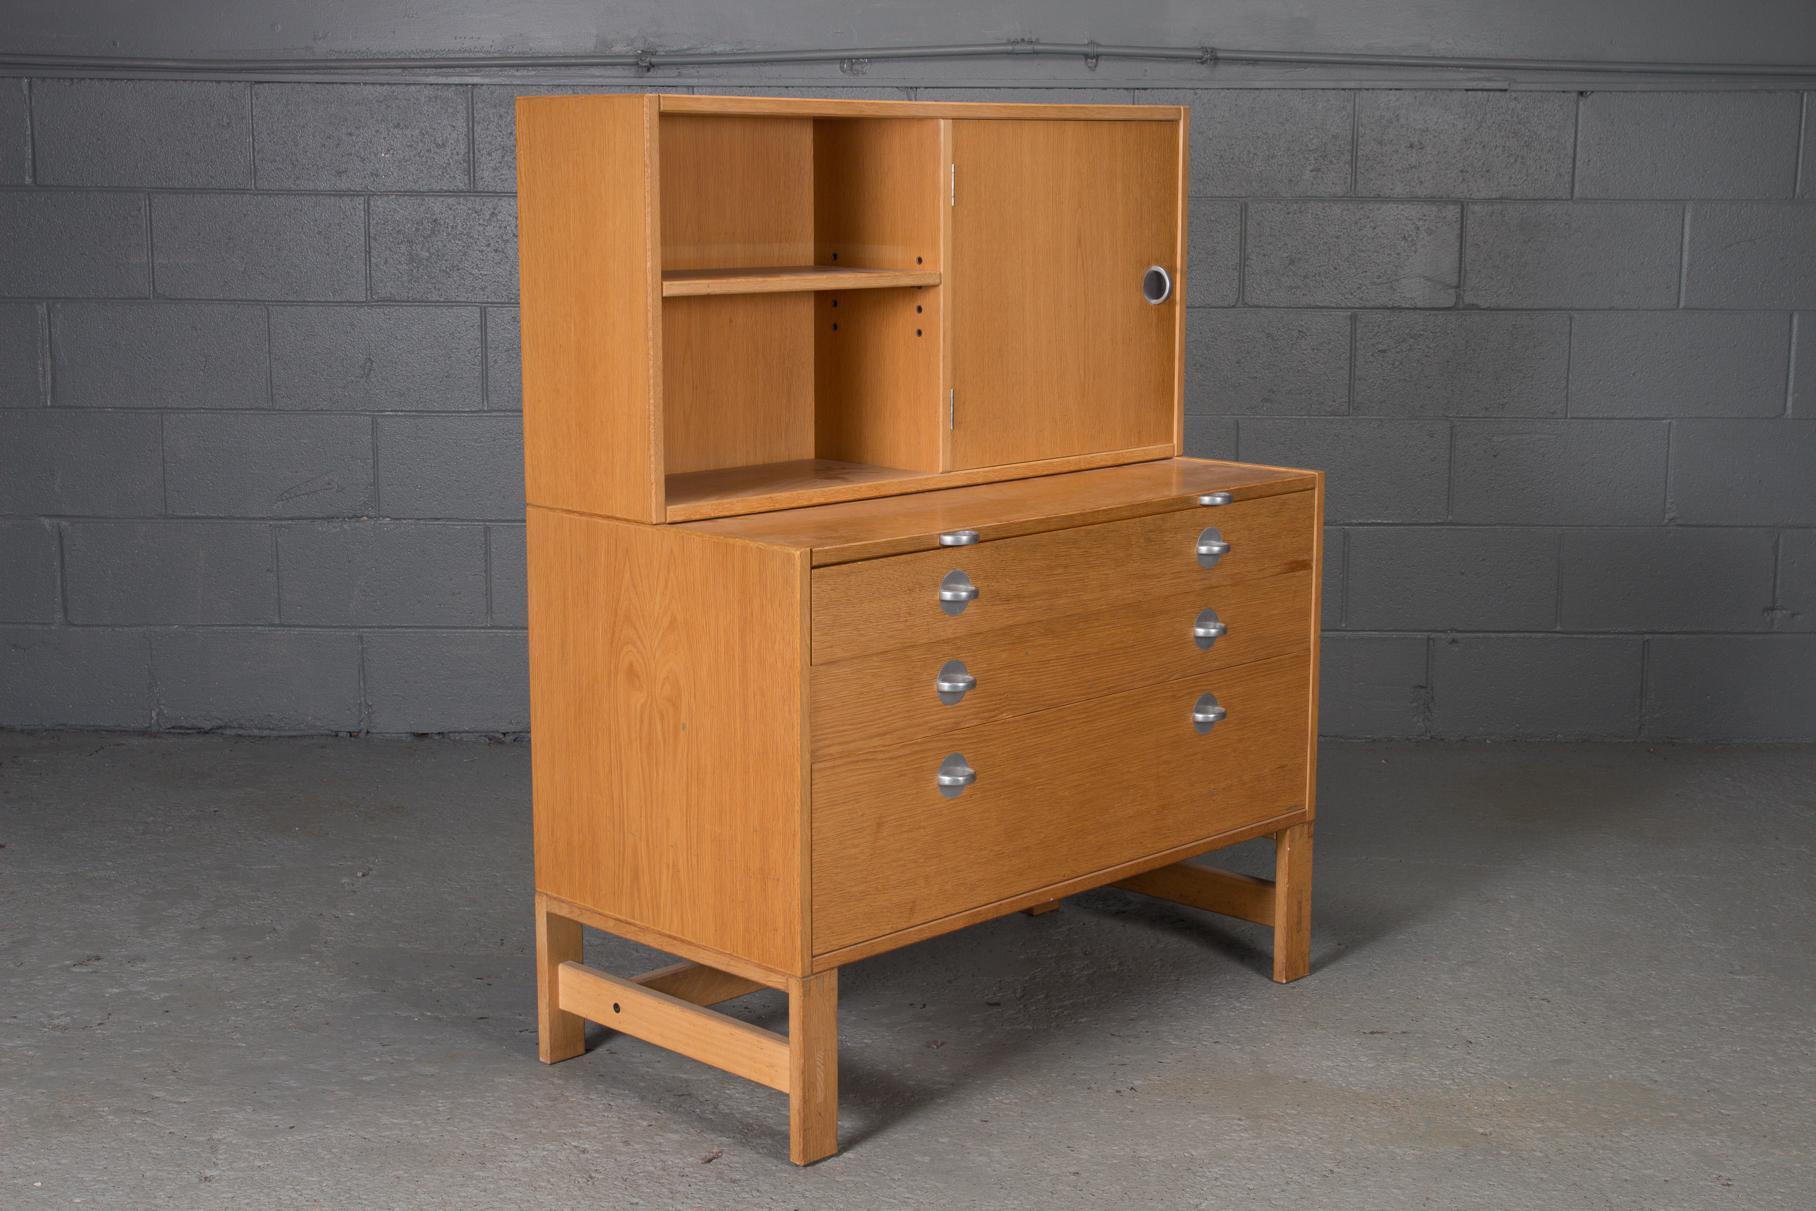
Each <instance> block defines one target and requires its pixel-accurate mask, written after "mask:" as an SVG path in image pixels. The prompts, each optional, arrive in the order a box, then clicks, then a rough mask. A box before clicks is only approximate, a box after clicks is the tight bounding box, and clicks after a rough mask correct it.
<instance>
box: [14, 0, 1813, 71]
mask: <svg viewBox="0 0 1816 1211" xmlns="http://www.w3.org/2000/svg"><path fill="white" fill-rule="evenodd" d="M0 12H3V13H4V14H5V15H6V20H5V21H4V23H3V24H0V29H4V34H3V35H0V38H3V40H4V46H5V47H6V49H9V50H12V51H24V52H37V53H59V54H95V55H166V56H265V55H296V56H301V57H314V56H324V55H329V56H331V55H418V54H434V53H442V54H466V55H475V54H501V53H542V54H553V53H582V52H589V51H600V50H637V49H643V48H648V47H662V48H665V49H677V48H688V49H705V48H736V49H765V48H767V49H775V48H782V47H798V46H801V45H814V46H829V45H830V46H859V47H870V46H880V45H899V44H908V43H913V44H921V43H932V42H940V43H951V42H994V41H999V40H1003V39H1008V38H1041V39H1045V40H1047V41H1052V42H1084V41H1089V40H1095V41H1098V42H1106V43H1122V44H1153V43H1187V44H1192V45H1198V44H1210V45H1215V46H1226V47H1244V48H1275V49H1294V50H1319V51H1356V50H1366V51H1374V52H1399V53H1408V54H1411V53H1423V54H1433V53H1436V54H1464V55H1495V56H1506V57H1526V56H1548V57H1553V58H1601V57H1607V58H1618V59H1642V60H1646V59H1691V60H1703V61H1717V62H1734V63H1774V62H1776V63H1783V62H1791V63H1798V62H1808V61H1809V59H1810V52H1811V50H1812V48H1813V47H1816V8H1813V7H1812V6H1811V5H1810V4H1808V3H1807V2H1806V0H1673V2H1672V3H1668V4H1660V3H1658V0H1592V2H1588V3H1585V2H1584V0H1518V2H1516V3H1509V2H1508V0H1444V2H1443V3H1435V4H1434V3H1432V2H1431V0H1343V2H1341V3H1333V0H1266V2H1265V3H1252V2H1249V3H1230V2H1227V0H1226V2H1223V3H1169V4H1147V5H1140V4H1133V5H1131V4H1124V5H1109V4H1105V3H1103V0H1010V2H1007V3H1003V2H999V3H995V4H988V5H979V4H956V3H939V4H927V3H920V4H900V3H898V4H888V3H872V4H853V3H851V0H765V2H764V3H761V4H741V5H740V4H727V3H726V2H725V0H614V3H611V4H598V3H575V2H573V0H437V2H436V3H434V4H424V3H422V2H421V0H254V2H252V3H246V2H244V0H160V2H159V3H157V4H146V3H144V2H143V0H84V2H83V3H80V4H72V3H70V2H69V0H0ZM1115 67H1116V65H1114V64H1108V65H1106V69H1109V68H1115ZM1027 68H1028V70H1029V71H1031V72H1033V73H1035V74H1039V75H1047V74H1050V73H1051V71H1052V68H1051V66H1050V65H1047V66H1041V65H1035V64H1030V65H1027ZM872 70H873V71H875V72H878V73H883V74H887V75H890V76H895V77H906V78H908V79H910V80H926V79H928V78H929V77H928V71H929V69H928V68H927V67H925V66H912V67H907V68H901V69H895V70H887V71H886V69H885V68H884V67H883V66H881V65H879V66H877V67H875V68H873V69H872ZM932 70H934V71H940V70H942V69H941V68H937V67H936V68H934V69H932ZM943 70H944V71H945V72H948V73H953V74H962V75H967V76H976V75H979V74H982V75H985V76H988V77H991V78H1001V77H1002V75H1003V72H1004V67H1003V65H1002V64H1000V63H988V64H982V65H966V64H950V65H946V67H945V68H944V69H943ZM1081 70H1082V69H1081ZM764 74H765V75H768V76H771V77H774V76H775V75H776V73H775V72H774V71H773V70H769V71H766V72H765V73H764Z"/></svg>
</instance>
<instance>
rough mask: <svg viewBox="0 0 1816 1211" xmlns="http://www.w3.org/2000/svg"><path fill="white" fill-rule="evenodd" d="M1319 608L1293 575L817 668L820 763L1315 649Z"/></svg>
mask: <svg viewBox="0 0 1816 1211" xmlns="http://www.w3.org/2000/svg"><path fill="white" fill-rule="evenodd" d="M1311 602H1312V574H1311V573H1310V572H1290V573H1287V574H1286V575H1284V576H1271V577H1269V578H1267V579H1265V580H1245V581H1239V582H1237V583H1234V584H1229V583H1223V584H1208V583H1207V584H1206V585H1204V586H1203V587H1201V588H1195V589H1192V590H1190V591H1189V592H1186V593H1176V594H1174V595H1172V596H1170V597H1163V598H1159V599H1144V600H1141V601H1137V602H1133V603H1126V604H1123V605H1118V606H1115V607H1112V608H1111V609H1108V610H1098V611H1096V612H1095V613H1090V614H1075V615H1067V616H1064V617H1051V616H1049V617H1047V618H1044V619H1041V620H1039V621H1037V622H1031V623H1029V624H1027V625H1025V626H1010V627H1004V628H1000V629H997V630H991V631H984V632H982V633H979V634H974V635H967V636H959V637H956V638H950V639H939V640H936V641H934V642H932V643H923V644H916V645H915V646H913V647H906V648H895V649H893V650H890V651H885V652H879V653H877V654H875V655H872V656H853V657H850V658H848V659H845V660H837V661H834V662H832V663H831V664H821V665H815V666H814V668H813V671H812V674H811V676H812V693H811V695H810V702H811V734H812V752H813V757H814V759H815V760H816V761H817V760H820V759H822V758H825V757H829V756H832V755H834V754H837V753H840V752H846V751H850V750H852V749H856V748H861V747H875V746H888V745H892V744H896V743H899V742H901V741H905V740H913V739H916V738H919V737H922V736H931V735H935V734H940V735H948V734H951V733H954V732H957V731H960V730H962V729H966V728H972V727H976V726H978V725H979V724H983V723H989V722H991V721H993V720H996V719H1004V718H1008V717H1010V716H1013V715H1027V714H1033V713H1034V712H1036V711H1044V710H1049V709H1051V708H1054V707H1060V706H1067V705H1070V704H1072V703H1075V702H1084V701H1087V700H1089V699H1092V698H1101V697H1103V696H1105V695H1107V694H1113V693H1116V692H1117V691H1120V690H1125V689H1128V688H1130V687H1131V686H1137V685H1148V684H1151V683H1155V682H1163V681H1173V680H1176V679H1178V678H1182V677H1189V676H1192V675H1194V674H1199V673H1206V672H1210V671H1212V670H1215V669H1222V668H1228V667H1231V666H1233V665H1238V664H1247V663H1249V662H1251V661H1256V660H1266V659H1268V658H1270V657H1274V656H1281V655H1285V654H1288V653H1291V652H1298V651H1304V650H1305V647H1306V645H1307V643H1308V641H1309V640H1308V636H1309V633H1310V627H1311ZM1206 610H1210V611H1212V612H1213V613H1214V614H1215V618H1214V619H1210V618H1206V619H1205V620H1204V625H1205V626H1207V627H1211V628H1213V629H1214V628H1215V627H1216V626H1218V625H1220V626H1222V627H1224V628H1226V629H1225V633H1224V634H1222V635H1221V636H1210V635H1206V636H1204V637H1202V638H1201V637H1199V636H1196V635H1194V633H1193V631H1194V626H1195V625H1196V624H1198V623H1199V620H1200V618H1201V616H1202V615H1203V612H1204V611H1206ZM955 662H956V663H955ZM960 666H962V667H960ZM943 672H944V673H945V674H946V676H945V678H944V681H945V684H946V686H947V687H948V688H947V689H946V691H945V693H944V694H942V693H941V690H940V686H939V684H938V683H939V682H940V681H941V674H942V673H943ZM955 675H956V676H955ZM967 678H970V679H972V684H971V688H968V689H965V688H963V687H964V686H965V685H966V684H967V682H966V679H967ZM953 687H959V688H958V689H956V690H955V689H954V688H953Z"/></svg>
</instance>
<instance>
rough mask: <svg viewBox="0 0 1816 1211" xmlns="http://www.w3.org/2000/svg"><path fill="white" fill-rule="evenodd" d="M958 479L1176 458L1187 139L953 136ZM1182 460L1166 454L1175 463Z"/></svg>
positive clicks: (1053, 127)
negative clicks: (1139, 452) (1014, 469)
mask: <svg viewBox="0 0 1816 1211" xmlns="http://www.w3.org/2000/svg"><path fill="white" fill-rule="evenodd" d="M952 134H953V159H954V162H955V163H956V165H957V173H958V177H957V202H956V205H955V206H954V207H953V211H952V222H953V229H952V231H953V233H952V262H951V265H950V266H949V269H950V273H949V274H948V276H947V291H948V293H949V295H950V298H951V304H950V305H951V309H952V324H953V333H954V337H953V341H954V344H953V362H952V368H953V384H954V386H955V388H956V390H957V408H956V423H955V425H954V427H953V431H952V454H953V462H952V465H953V466H954V467H957V468H964V467H989V466H998V465H1001V464H1004V463H1016V462H1027V461H1030V460H1034V459H1042V458H1062V457H1065V456H1067V455H1072V454H1083V453H1087V452H1089V451H1093V450H1104V449H1123V448H1127V447H1131V446H1150V445H1154V444H1157V443H1162V444H1165V445H1167V446H1168V447H1172V446H1173V443H1174V440H1175V439H1174V417H1175V415H1176V414H1177V411H1178V408H1177V406H1176V396H1175V392H1176V387H1177V384H1176V382H1175V368H1176V366H1177V365H1178V363H1179V359H1180V353H1181V349H1180V347H1179V344H1178V339H1179V334H1180V330H1179V319H1178V312H1179V310H1180V306H1179V303H1178V300H1177V299H1176V298H1169V299H1167V300H1166V301H1165V302H1162V303H1159V304H1151V303H1149V302H1148V301H1147V300H1146V299H1145V298H1144V297H1143V295H1142V277H1143V275H1144V274H1145V272H1146V271H1147V269H1148V267H1149V266H1151V265H1161V266H1163V267H1165V268H1167V269H1168V270H1169V272H1170V271H1171V270H1172V269H1173V268H1175V267H1176V264H1177V256H1176V250H1177V242H1178V203H1179V186H1178V180H1177V175H1178V164H1179V145H1178V128H1177V126H1175V125H1171V124H1162V123H1152V124H1143V125H1140V126H1127V125H1124V126H1115V125H1109V124H1105V123H1097V122H1044V121H1028V122H1016V121H987V122H979V121H971V122H954V123H953V132H952ZM1171 452H1173V451H1172V450H1171V449H1169V453H1171Z"/></svg>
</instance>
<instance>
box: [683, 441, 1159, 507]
mask: <svg viewBox="0 0 1816 1211" xmlns="http://www.w3.org/2000/svg"><path fill="white" fill-rule="evenodd" d="M1171 450H1172V446H1170V445H1167V446H1144V447H1142V448H1141V449H1138V450H1106V451H1104V452H1102V453H1099V454H1083V455H1079V456H1078V457H1076V458H1054V459H1049V460H1047V461H1046V462H1038V463H1021V464H1018V465H1015V466H1005V467H980V468H978V469H976V470H973V471H948V472H944V473H941V474H927V473H922V472H918V471H905V470H902V469H901V468H894V467H874V466H856V465H853V464H849V463H839V462H837V461H836V460H827V459H818V460H813V463H808V462H798V463H797V462H791V463H775V464H768V465H764V466H751V467H731V468H727V469H725V470H723V471H713V472H694V473H692V474H688V475H675V476H670V477H669V479H668V520H669V521H671V522H676V521H698V520H701V519H703V518H710V517H732V516H737V515H741V514H745V513H764V512H769V511H772V510H776V509H797V508H801V507H803V506H806V505H823V504H831V503H837V502H840V501H852V500H865V499H869V498H871V497H879V496H894V495H898V494H901V493H904V492H933V491H937V490H940V489H943V488H950V487H955V486H961V485H965V484H981V483H993V482H996V481H998V480H1009V479H1016V478H1020V477H1024V476H1030V475H1057V474H1059V473H1061V472H1065V471H1082V470H1086V469H1088V468H1091V467H1106V466H1112V465H1114V464H1118V463H1135V462H1145V461H1147V460H1149V459H1156V458H1165V457H1166V456H1167V455H1168V453H1169V452H1170V451H1171ZM815 463H817V464H818V465H817V466H816V465H814V464H815Z"/></svg>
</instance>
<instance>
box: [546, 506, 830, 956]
mask: <svg viewBox="0 0 1816 1211" xmlns="http://www.w3.org/2000/svg"><path fill="white" fill-rule="evenodd" d="M527 543H528V549H529V601H530V722H531V728H532V732H533V734H534V736H535V743H534V744H533V745H532V746H531V763H532V768H533V780H534V788H535V841H536V847H535V848H536V886H537V890H539V891H543V892H547V893H549V894H551V895H553V896H556V897H559V898H561V899H563V900H567V901H573V902H576V903H578V904H582V905H586V906H588V907H590V908H594V909H597V910H598V911H600V912H602V913H605V914H609V915H610V916H612V917H616V918H622V919H624V920H628V921H631V922H635V923H638V924H641V925H644V926H648V927H650V928H652V929H656V930H660V931H663V932H665V933H667V934H672V935H675V936H679V937H682V938H687V939H691V940H693V941H694V942H697V943H699V944H700V945H702V946H704V947H710V948H712V949H714V950H718V951H723V952H726V953H728V954H732V955H736V956H738V957H740V958H743V959H747V960H749V961H750V962H752V963H755V964H759V965H761V966H763V967H767V968H769V969H771V970H774V971H780V972H785V973H788V972H793V973H799V972H800V971H801V969H802V964H803V928H802V924H801V919H802V915H803V913H804V907H803V895H804V892H805V889H804V887H803V886H802V884H801V880H800V862H801V858H800V853H801V846H802V845H804V844H805V842H804V840H803V838H802V836H801V827H800V823H801V812H802V797H803V796H802V777H803V772H802V771H803V765H802V756H803V748H802V746H803V745H804V743H805V739H804V736H803V730H802V729H803V717H802V710H803V701H802V699H803V694H804V684H805V683H804V672H803V670H804V667H805V664H806V653H805V652H804V651H803V650H802V647H801V629H802V618H801V611H802V609H803V601H802V580H803V576H804V573H805V562H804V557H803V556H802V555H801V554H800V553H798V552H790V551H785V550H780V549H777V548H768V547H759V546H756V545H753V544H748V543H736V542H727V541H723V540H717V539H709V538H706V537H704V536H701V535H696V534H690V533H688V532H686V531H684V530H680V529H677V528H674V527H666V526H639V525H632V524H627V523H622V522H615V521H609V520H604V519H599V518H588V517H579V516H574V515H570V514H563V513H554V512H550V511H547V510H543V509H538V508H532V509H530V510H529V520H528V533H527ZM687 957H690V958H691V957H696V956H693V955H689V956H687ZM705 961H707V962H711V959H710V958H707V959H705ZM738 974H746V975H748V974H751V973H749V972H740V973H738Z"/></svg>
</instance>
